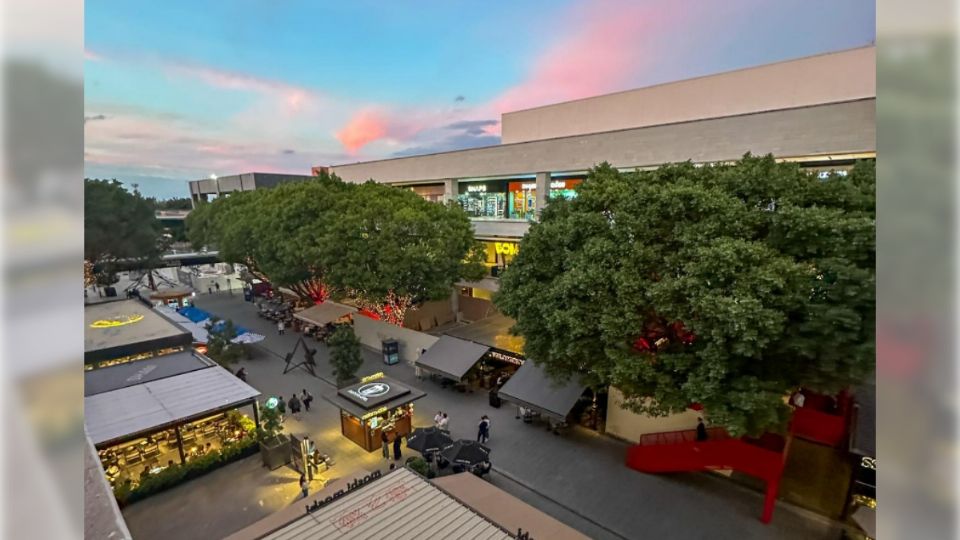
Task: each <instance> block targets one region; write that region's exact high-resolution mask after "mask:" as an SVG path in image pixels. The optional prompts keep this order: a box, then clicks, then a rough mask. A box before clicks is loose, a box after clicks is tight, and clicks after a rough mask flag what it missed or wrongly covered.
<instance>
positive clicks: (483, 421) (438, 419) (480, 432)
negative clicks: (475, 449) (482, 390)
mask: <svg viewBox="0 0 960 540" xmlns="http://www.w3.org/2000/svg"><path fill="white" fill-rule="evenodd" d="M433 425H434V426H436V427H437V429H439V430H440V431H446V432H449V431H450V417H449V416H447V413H445V412H443V411H437V414H436V416H434V417H433ZM489 440H490V417H489V416H487V415H483V416H481V417H480V423H479V424H478V425H477V442H481V443H485V442H487V441H489Z"/></svg>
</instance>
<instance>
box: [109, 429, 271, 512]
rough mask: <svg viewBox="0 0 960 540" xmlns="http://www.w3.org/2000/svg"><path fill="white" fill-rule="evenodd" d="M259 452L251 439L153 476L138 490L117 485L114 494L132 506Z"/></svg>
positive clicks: (255, 440) (247, 438) (253, 439)
mask: <svg viewBox="0 0 960 540" xmlns="http://www.w3.org/2000/svg"><path fill="white" fill-rule="evenodd" d="M258 450H259V445H258V443H257V439H256V437H252V436H248V437H245V438H244V439H242V440H240V441H239V442H236V443H229V444H227V445H225V446H224V447H223V448H222V449H220V450H212V451H210V452H208V453H207V454H204V455H202V456H200V457H197V458H194V459H192V460H190V461H188V462H187V463H186V464H174V465H173V466H170V467H167V468H166V469H164V470H162V471H160V472H158V473H156V474H151V475H150V476H148V477H147V478H146V479H144V480H143V481H142V482H140V484H138V485H137V486H136V487H132V486H131V484H130V483H129V482H126V483H124V484H121V485H118V486H116V487H115V488H114V489H113V494H114V496H116V498H117V502H118V503H119V504H120V506H125V505H127V504H132V503H135V502H137V501H139V500H142V499H146V498H147V497H149V496H151V495H154V494H156V493H160V492H161V491H166V490H168V489H170V488H172V487H174V486H178V485H180V484H182V483H183V482H186V481H188V480H192V479H194V478H197V477H198V476H203V475H205V474H207V473H209V472H211V471H214V470H216V469H219V468H220V467H223V466H224V465H227V464H229V463H232V462H234V461H237V460H240V459H243V458H245V457H249V456H252V455H253V454H256V453H257V451H258Z"/></svg>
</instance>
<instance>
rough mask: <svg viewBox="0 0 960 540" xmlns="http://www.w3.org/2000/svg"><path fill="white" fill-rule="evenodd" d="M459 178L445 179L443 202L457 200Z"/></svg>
mask: <svg viewBox="0 0 960 540" xmlns="http://www.w3.org/2000/svg"><path fill="white" fill-rule="evenodd" d="M457 191H458V186H457V179H456V178H448V179H446V180H444V181H443V203H444V204H446V203H448V202H450V201H456V200H457Z"/></svg>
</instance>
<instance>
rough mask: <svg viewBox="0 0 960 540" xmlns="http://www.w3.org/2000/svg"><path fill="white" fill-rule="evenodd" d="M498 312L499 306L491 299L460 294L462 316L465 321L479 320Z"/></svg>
mask: <svg viewBox="0 0 960 540" xmlns="http://www.w3.org/2000/svg"><path fill="white" fill-rule="evenodd" d="M496 312H497V308H496V307H494V305H493V302H491V301H490V300H485V299H483V298H474V297H472V296H464V295H462V294H461V295H460V317H461V318H462V319H463V320H465V321H479V320H480V319H483V318H484V317H489V316H490V315H493V314H494V313H496Z"/></svg>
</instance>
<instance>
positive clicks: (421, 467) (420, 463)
mask: <svg viewBox="0 0 960 540" xmlns="http://www.w3.org/2000/svg"><path fill="white" fill-rule="evenodd" d="M407 467H408V468H409V469H410V470H412V471H413V472H415V473H417V474H419V475H420V476H425V477H428V478H429V476H428V475H429V474H430V473H431V472H433V471H431V470H430V465H428V464H427V462H426V461H425V460H424V459H423V458H422V457H415V458H413V459H411V460H409V461H407Z"/></svg>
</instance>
